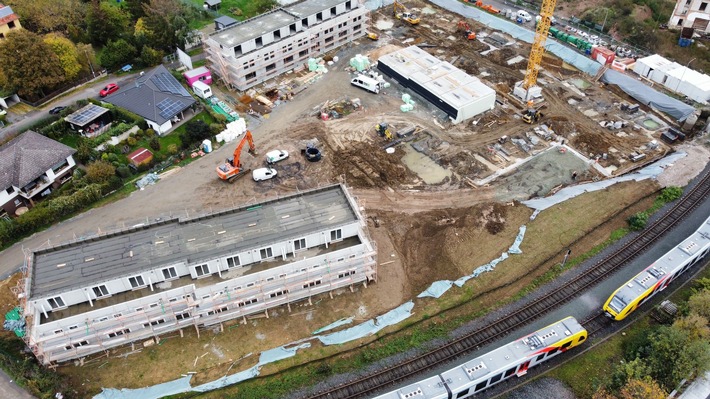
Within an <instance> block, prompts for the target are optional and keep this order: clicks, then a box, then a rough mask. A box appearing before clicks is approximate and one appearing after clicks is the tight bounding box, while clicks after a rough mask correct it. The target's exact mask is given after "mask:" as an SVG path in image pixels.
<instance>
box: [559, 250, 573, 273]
mask: <svg viewBox="0 0 710 399" xmlns="http://www.w3.org/2000/svg"><path fill="white" fill-rule="evenodd" d="M571 253H572V250H571V249H569V248H567V252H566V253H565V258H564V259H563V260H562V266H561V267H560V269H564V268H565V263H567V258H569V256H570V254H571Z"/></svg>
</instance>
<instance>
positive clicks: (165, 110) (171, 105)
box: [158, 98, 185, 119]
mask: <svg viewBox="0 0 710 399" xmlns="http://www.w3.org/2000/svg"><path fill="white" fill-rule="evenodd" d="M184 108H185V103H183V102H182V101H180V100H173V99H172V98H166V99H164V100H163V101H161V102H159V103H158V109H160V116H162V117H163V118H165V119H170V118H171V117H172V116H174V115H175V114H177V113H178V112H180V111H182V110H183V109H184Z"/></svg>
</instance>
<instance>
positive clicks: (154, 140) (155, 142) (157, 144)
mask: <svg viewBox="0 0 710 399" xmlns="http://www.w3.org/2000/svg"><path fill="white" fill-rule="evenodd" d="M148 145H149V146H150V148H151V149H153V150H155V151H160V140H158V138H157V137H153V138H152V139H150V142H149V143H148Z"/></svg>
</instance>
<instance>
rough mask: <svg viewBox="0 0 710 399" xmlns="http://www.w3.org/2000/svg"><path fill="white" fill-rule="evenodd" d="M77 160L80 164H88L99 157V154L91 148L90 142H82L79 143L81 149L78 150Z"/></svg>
mask: <svg viewBox="0 0 710 399" xmlns="http://www.w3.org/2000/svg"><path fill="white" fill-rule="evenodd" d="M75 157H76V160H77V161H79V162H80V163H83V164H87V163H88V162H89V161H92V160H94V159H96V158H97V157H98V153H97V152H96V150H94V149H93V147H92V146H91V141H90V140H81V141H80V142H79V148H77V150H76V153H75Z"/></svg>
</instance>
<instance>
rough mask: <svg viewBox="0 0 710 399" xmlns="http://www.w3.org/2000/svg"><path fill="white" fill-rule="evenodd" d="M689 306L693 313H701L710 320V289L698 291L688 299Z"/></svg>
mask: <svg viewBox="0 0 710 399" xmlns="http://www.w3.org/2000/svg"><path fill="white" fill-rule="evenodd" d="M688 308H690V311H691V312H692V313H696V314H699V315H700V316H703V317H705V319H706V320H710V289H704V290H702V291H698V292H696V293H695V294H693V296H691V297H690V299H689V300H688Z"/></svg>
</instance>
